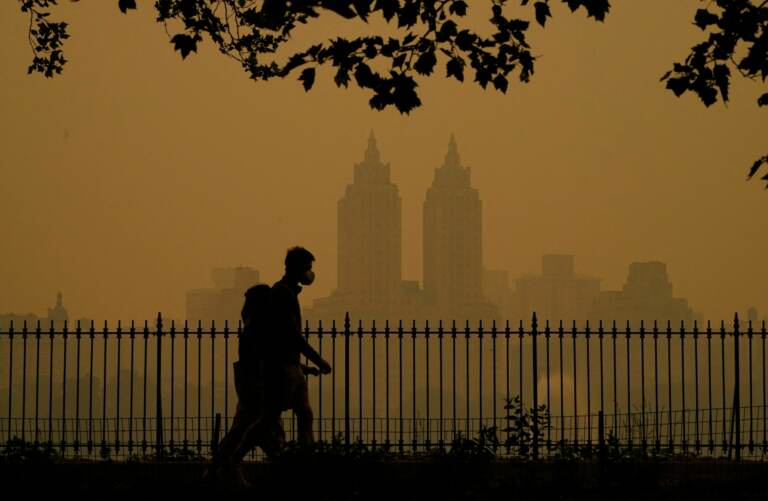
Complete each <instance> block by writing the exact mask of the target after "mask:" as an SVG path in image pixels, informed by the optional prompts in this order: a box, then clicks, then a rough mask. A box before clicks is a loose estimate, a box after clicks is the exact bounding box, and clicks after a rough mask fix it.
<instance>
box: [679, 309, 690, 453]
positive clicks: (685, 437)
mask: <svg viewBox="0 0 768 501" xmlns="http://www.w3.org/2000/svg"><path fill="white" fill-rule="evenodd" d="M680 398H681V400H682V410H681V417H682V419H681V423H682V429H681V430H680V431H681V432H682V445H683V453H686V452H688V427H687V426H686V423H685V418H686V413H685V324H684V323H683V322H682V321H680Z"/></svg>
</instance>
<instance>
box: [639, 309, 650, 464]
mask: <svg viewBox="0 0 768 501" xmlns="http://www.w3.org/2000/svg"><path fill="white" fill-rule="evenodd" d="M640 393H641V396H640V399H641V400H640V412H641V418H640V419H641V426H642V430H643V433H642V438H641V444H642V449H643V454H645V453H646V452H647V451H648V433H647V430H646V422H645V323H644V322H643V321H642V320H640Z"/></svg>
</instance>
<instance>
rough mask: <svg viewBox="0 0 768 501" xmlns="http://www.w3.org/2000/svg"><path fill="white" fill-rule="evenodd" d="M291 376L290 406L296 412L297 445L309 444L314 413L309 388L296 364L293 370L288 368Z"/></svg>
mask: <svg viewBox="0 0 768 501" xmlns="http://www.w3.org/2000/svg"><path fill="white" fill-rule="evenodd" d="M289 377H290V378H291V383H292V384H291V386H292V388H291V389H292V391H291V407H292V409H293V412H294V414H296V425H297V427H298V430H297V431H298V438H299V445H302V446H305V447H306V446H311V445H312V444H314V442H315V439H314V435H313V433H312V421H313V419H314V414H313V412H312V406H311V405H310V403H309V389H308V387H307V380H306V377H305V376H304V374H303V373H302V371H301V369H300V368H299V367H298V366H296V368H295V370H293V369H292V370H290V375H289Z"/></svg>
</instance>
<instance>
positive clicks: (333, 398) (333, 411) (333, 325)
mask: <svg viewBox="0 0 768 501" xmlns="http://www.w3.org/2000/svg"><path fill="white" fill-rule="evenodd" d="M337 333H338V331H337V330H336V319H333V320H332V321H331V363H332V364H333V366H334V367H336V334H337ZM336 372H338V371H336V370H334V371H333V372H331V441H334V440H336Z"/></svg>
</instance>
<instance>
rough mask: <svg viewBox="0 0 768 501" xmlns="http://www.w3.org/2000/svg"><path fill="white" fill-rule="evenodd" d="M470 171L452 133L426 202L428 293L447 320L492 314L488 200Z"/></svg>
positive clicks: (430, 302) (428, 301)
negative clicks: (487, 296)
mask: <svg viewBox="0 0 768 501" xmlns="http://www.w3.org/2000/svg"><path fill="white" fill-rule="evenodd" d="M470 172H471V171H470V168H469V167H464V166H462V165H461V159H460V157H459V151H458V148H457V146H456V140H455V138H454V137H453V136H451V140H450V142H449V144H448V153H447V154H446V155H445V162H444V163H443V165H442V166H441V167H438V168H437V169H435V178H434V181H433V182H432V186H431V187H430V188H429V189H428V190H427V196H426V200H425V201H424V227H423V231H424V255H423V259H424V295H425V300H426V302H427V304H428V305H431V306H432V307H434V308H436V309H437V312H438V314H439V315H440V316H443V317H445V318H446V319H449V318H455V319H457V320H463V319H464V318H460V317H466V316H471V317H472V318H483V317H485V318H488V311H486V312H483V311H482V310H483V309H486V310H487V307H491V306H490V304H488V303H486V302H485V300H484V298H483V294H482V279H483V267H482V204H481V201H480V196H479V194H478V192H477V190H476V189H475V188H473V187H472V186H471V185H470ZM491 308H492V307H491ZM446 315H448V316H446ZM492 316H493V315H492ZM457 317H459V318H457Z"/></svg>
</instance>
